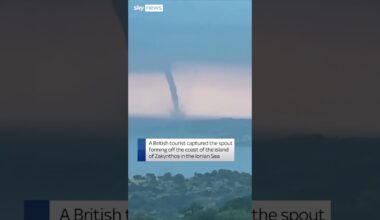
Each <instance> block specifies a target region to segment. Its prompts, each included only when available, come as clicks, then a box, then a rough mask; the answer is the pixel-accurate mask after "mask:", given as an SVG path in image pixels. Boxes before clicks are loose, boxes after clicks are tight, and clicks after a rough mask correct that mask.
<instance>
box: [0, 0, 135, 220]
mask: <svg viewBox="0 0 380 220" xmlns="http://www.w3.org/2000/svg"><path fill="white" fill-rule="evenodd" d="M0 14H1V15H0V17H1V18H0V32H1V34H0V63H1V64H0V174H1V177H0V179H1V181H0V212H1V219H22V218H23V201H24V200H31V199H52V200H53V199H56V200H60V199H81V200H83V199H94V200H97V199H113V200H115V199H127V172H128V170H127V159H128V158H127V132H126V129H127V122H126V120H127V111H126V109H127V108H126V105H127V92H126V74H127V52H126V46H125V39H124V35H123V29H122V26H121V24H120V21H119V18H118V16H117V14H116V13H115V9H114V6H113V3H112V2H111V1H102V0H95V1H94V0H91V1H87V0H79V1H56V0H50V1H44V0H37V1H26V0H25V1H24V0H20V1H8V0H4V1H1V3H0Z"/></svg>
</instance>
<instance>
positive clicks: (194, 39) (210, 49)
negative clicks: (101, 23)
mask: <svg viewBox="0 0 380 220" xmlns="http://www.w3.org/2000/svg"><path fill="white" fill-rule="evenodd" d="M145 3H152V4H153V3H161V4H163V7H164V11H163V12H162V13H146V12H141V11H138V10H134V8H135V7H137V6H143V5H144V4H145ZM129 12H130V13H129V19H130V20H129V23H128V33H129V40H128V45H129V51H128V55H129V57H128V58H129V61H128V65H129V66H128V69H129V76H128V77H129V82H128V83H129V89H128V90H129V95H128V97H129V114H130V116H136V115H137V116H148V117H149V116H159V117H170V116H171V115H172V114H173V111H175V109H176V107H175V106H176V105H175V104H174V103H177V102H178V103H179V106H178V108H179V110H177V111H181V114H184V115H185V116H186V117H207V118H210V117H212V118H219V117H233V118H251V115H252V102H251V100H252V95H251V94H252V19H251V17H252V12H251V2H250V1H249V0H240V1H221V2H218V1H171V0H169V1H140V0H137V1H131V2H130V4H129ZM168 74H170V75H172V78H173V79H174V80H173V82H170V83H171V84H173V85H171V86H168V85H170V83H169V81H168V82H166V81H167V80H166V79H165V78H166V77H165V75H168ZM171 88H174V89H171ZM171 94H175V95H174V97H175V98H174V99H173V96H171ZM177 97H178V101H177ZM170 99H173V100H172V101H170Z"/></svg>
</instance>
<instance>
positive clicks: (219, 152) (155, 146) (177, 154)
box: [145, 138, 235, 162]
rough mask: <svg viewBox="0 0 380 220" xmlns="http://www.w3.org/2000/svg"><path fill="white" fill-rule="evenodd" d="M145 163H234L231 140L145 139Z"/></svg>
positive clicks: (233, 146) (233, 142) (233, 143)
mask: <svg viewBox="0 0 380 220" xmlns="http://www.w3.org/2000/svg"><path fill="white" fill-rule="evenodd" d="M145 146H146V151H145V154H146V161H161V162H162V161H168V162H171V161H194V162H196V161H234V160H235V139H233V138H219V139H216V138H210V139H206V138H200V139H199V138H182V139H174V138H168V139H156V138H147V139H146V142H145Z"/></svg>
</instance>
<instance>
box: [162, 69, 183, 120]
mask: <svg viewBox="0 0 380 220" xmlns="http://www.w3.org/2000/svg"><path fill="white" fill-rule="evenodd" d="M165 77H166V81H167V82H168V86H169V90H170V96H171V100H172V103H173V112H172V116H173V117H176V118H177V117H182V116H183V113H182V111H181V109H180V107H179V99H178V93H177V86H176V84H175V81H174V77H173V73H172V71H171V70H170V69H167V70H166V71H165Z"/></svg>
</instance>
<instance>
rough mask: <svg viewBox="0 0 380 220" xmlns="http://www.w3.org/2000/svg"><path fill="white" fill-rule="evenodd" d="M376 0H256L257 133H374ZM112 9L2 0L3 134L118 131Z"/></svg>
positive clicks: (118, 51)
mask: <svg viewBox="0 0 380 220" xmlns="http://www.w3.org/2000/svg"><path fill="white" fill-rule="evenodd" d="M379 4H380V3H378V1H372V0H361V1H359V0H358V1H356V0H350V1H348V0H344V1H343V0H338V1H314V2H313V3H310V2H309V1H307V2H306V1H302V0H289V1H281V0H272V1H257V2H255V4H254V8H255V14H254V26H255V27H254V29H255V34H254V72H255V73H254V83H253V90H254V102H253V107H254V120H255V133H256V135H255V137H259V136H264V135H275V134H292V133H323V134H326V135H333V136H334V135H343V136H379V135H380V126H379V123H378V122H377V121H378V120H377V118H378V112H380V100H379V96H378V94H379V93H380V91H379V90H380V88H379V86H378V82H379V81H380V78H379V77H380V75H379V74H378V71H379V62H378V57H380V54H379V51H380V50H379V49H380V45H379V44H380V43H379V41H378V39H379V37H380V36H379V35H380V30H379V25H378V21H379V20H380V18H379V16H380V14H379V13H378V11H379V10H380V5H379ZM112 7H113V5H112V2H110V1H101V0H99V1H90V0H76V1H58V0H50V1H44V0H38V1H33V2H31V1H27V0H19V1H13V0H12V1H11V0H4V1H1V7H0V12H1V19H0V29H1V35H0V48H1V49H0V60H1V65H0V73H1V74H0V101H1V108H0V130H1V131H11V130H14V131H19V130H25V132H30V131H35V130H36V129H37V128H38V129H41V130H44V131H47V130H53V128H55V129H57V130H60V129H64V130H68V131H78V132H80V131H83V130H91V129H97V130H101V131H104V132H105V131H109V130H120V126H121V125H120V122H121V121H122V120H124V118H125V115H123V114H125V108H126V106H125V104H123V102H126V101H125V100H123V99H124V98H125V95H124V93H123V92H122V91H124V90H125V89H126V88H125V86H123V84H122V82H123V77H124V75H123V74H124V73H125V72H126V70H127V67H126V60H127V53H126V49H125V38H124V36H123V30H122V28H121V26H120V23H119V21H118V18H117V16H116V14H115V13H114V10H113V8H112ZM46 18H49V19H46ZM57 51H58V52H57Z"/></svg>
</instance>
